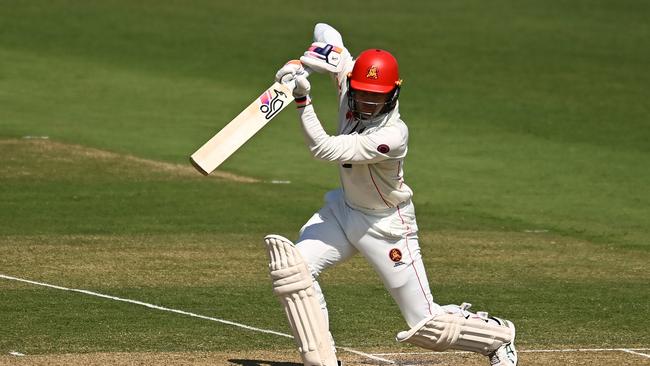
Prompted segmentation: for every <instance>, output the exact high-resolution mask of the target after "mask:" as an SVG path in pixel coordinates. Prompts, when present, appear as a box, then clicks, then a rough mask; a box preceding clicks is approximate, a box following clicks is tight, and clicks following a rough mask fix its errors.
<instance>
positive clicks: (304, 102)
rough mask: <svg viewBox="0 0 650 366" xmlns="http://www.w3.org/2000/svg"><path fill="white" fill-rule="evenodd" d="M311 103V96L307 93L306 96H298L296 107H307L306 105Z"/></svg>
mask: <svg viewBox="0 0 650 366" xmlns="http://www.w3.org/2000/svg"><path fill="white" fill-rule="evenodd" d="M310 104H311V98H309V96H307V95H305V96H304V97H300V98H296V108H298V109H300V108H305V107H306V106H308V105H310Z"/></svg>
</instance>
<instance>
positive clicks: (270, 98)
mask: <svg viewBox="0 0 650 366" xmlns="http://www.w3.org/2000/svg"><path fill="white" fill-rule="evenodd" d="M273 92H274V93H275V95H272V94H271V92H270V91H268V90H267V91H266V92H265V93H264V94H262V96H260V102H262V105H261V106H260V112H262V113H264V114H265V116H264V118H266V119H267V120H268V119H271V118H273V117H275V115H276V114H278V112H280V111H281V110H282V107H283V106H284V100H283V99H282V98H286V97H287V95H286V94H285V93H284V92H283V91H281V90H277V89H273Z"/></svg>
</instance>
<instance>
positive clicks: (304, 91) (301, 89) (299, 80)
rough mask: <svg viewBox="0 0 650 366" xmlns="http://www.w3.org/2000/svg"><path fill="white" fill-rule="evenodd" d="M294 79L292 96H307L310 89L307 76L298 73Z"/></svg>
mask: <svg viewBox="0 0 650 366" xmlns="http://www.w3.org/2000/svg"><path fill="white" fill-rule="evenodd" d="M295 80H296V86H295V87H294V88H293V97H294V98H296V99H298V98H304V97H306V96H308V95H309V92H310V91H311V83H310V82H309V80H307V77H306V76H305V75H300V74H299V75H296V76H295Z"/></svg>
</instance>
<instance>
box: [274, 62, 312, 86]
mask: <svg viewBox="0 0 650 366" xmlns="http://www.w3.org/2000/svg"><path fill="white" fill-rule="evenodd" d="M304 72H305V69H304V68H303V67H302V64H301V63H300V61H299V60H291V61H289V62H287V63H286V64H285V65H284V66H282V67H281V68H280V70H278V72H276V73H275V81H276V82H278V83H288V82H289V81H291V79H293V78H294V77H295V76H296V75H298V74H303V73H304Z"/></svg>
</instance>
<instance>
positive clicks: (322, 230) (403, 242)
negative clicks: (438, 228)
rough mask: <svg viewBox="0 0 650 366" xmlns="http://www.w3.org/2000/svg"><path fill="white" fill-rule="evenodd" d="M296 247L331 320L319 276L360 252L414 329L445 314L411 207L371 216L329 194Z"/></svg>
mask: <svg viewBox="0 0 650 366" xmlns="http://www.w3.org/2000/svg"><path fill="white" fill-rule="evenodd" d="M296 246H297V247H298V250H299V251H300V254H301V255H302V257H303V259H304V260H305V261H306V262H307V265H308V267H309V269H310V271H311V273H312V276H313V277H314V288H315V290H316V293H317V294H318V297H319V300H320V304H321V308H322V310H323V312H324V314H325V318H326V319H329V318H328V314H327V305H326V303H325V298H324V296H323V292H322V291H321V288H320V285H319V284H318V281H317V278H318V275H319V274H320V273H321V272H322V271H323V270H325V269H327V268H329V267H331V266H333V265H336V264H337V263H340V262H342V261H345V260H346V259H348V258H350V257H351V256H352V255H354V254H356V253H357V252H360V253H361V254H362V255H363V256H364V257H365V258H366V259H367V260H368V261H369V262H370V264H371V265H372V267H373V268H374V269H375V271H376V272H377V273H378V274H379V276H380V278H381V280H382V281H383V282H384V286H385V287H386V289H387V290H388V291H389V292H390V294H391V296H392V297H393V299H394V300H395V302H396V303H397V305H398V306H399V308H400V311H401V313H402V316H403V317H404V320H406V323H407V324H408V325H409V327H413V326H415V325H416V324H417V323H418V322H420V321H421V320H422V319H424V318H425V317H428V316H431V315H435V314H439V313H442V312H443V310H442V309H441V307H440V306H439V305H438V304H436V303H435V302H434V301H433V297H432V296H431V290H430V289H429V282H428V280H427V275H426V273H425V270H424V265H423V264H422V256H421V254H420V246H419V244H418V236H417V224H416V221H415V209H414V207H413V204H412V203H411V202H410V201H409V202H408V203H405V204H403V205H401V206H400V207H397V208H394V209H388V210H386V211H385V212H382V213H378V214H377V215H370V214H367V213H364V212H361V211H359V210H355V209H352V208H350V207H349V206H348V205H347V204H346V203H345V200H344V198H343V191H342V190H340V189H339V190H335V191H330V192H328V193H327V194H326V195H325V205H324V206H323V207H322V208H321V209H320V210H319V211H318V212H317V213H315V214H314V215H313V216H312V217H311V218H310V219H309V221H307V223H306V224H305V225H304V226H303V227H302V229H301V230H300V238H299V239H298V242H297V244H296Z"/></svg>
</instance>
